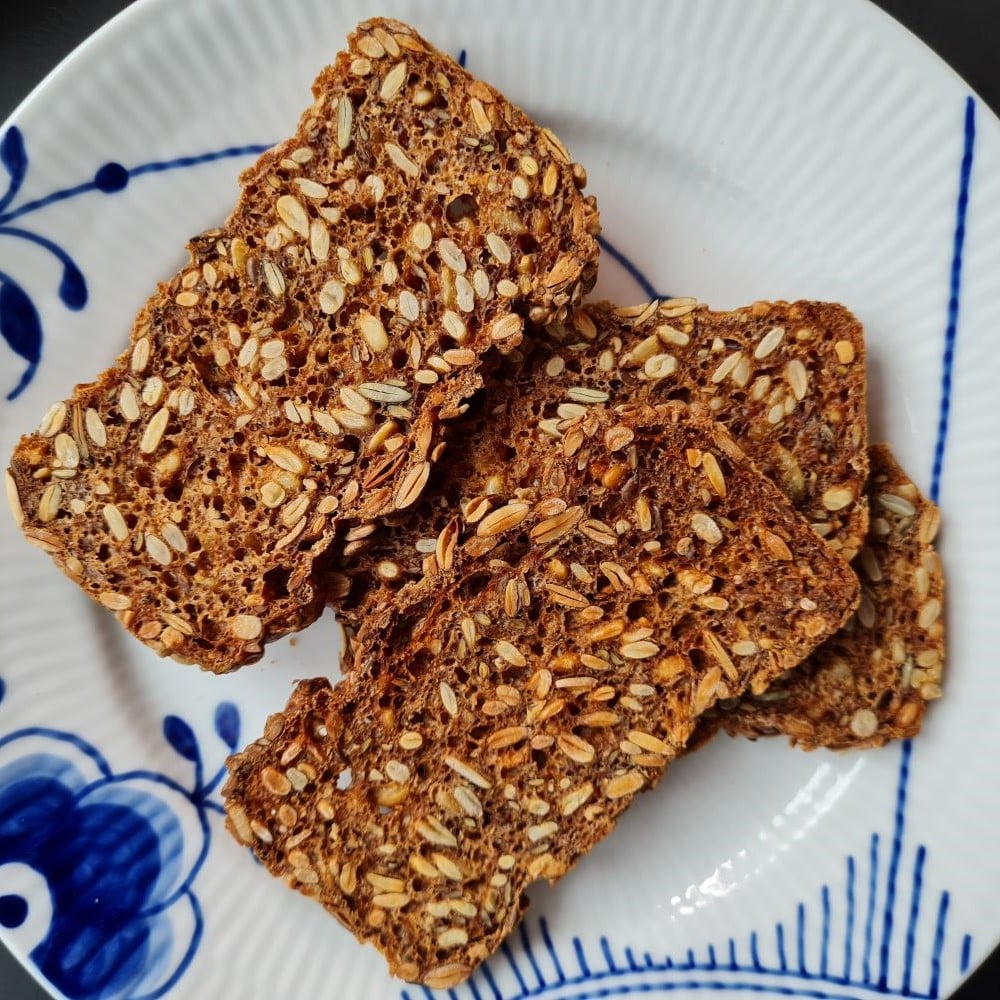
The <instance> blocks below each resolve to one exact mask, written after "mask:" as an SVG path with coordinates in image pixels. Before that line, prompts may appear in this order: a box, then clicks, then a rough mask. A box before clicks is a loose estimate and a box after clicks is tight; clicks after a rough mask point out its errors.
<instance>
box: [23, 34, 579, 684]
mask: <svg viewBox="0 0 1000 1000" xmlns="http://www.w3.org/2000/svg"><path fill="white" fill-rule="evenodd" d="M349 42H350V44H349V49H348V51H346V52H343V53H341V54H340V55H339V56H338V57H337V60H336V62H335V63H334V64H333V65H332V66H330V67H328V68H327V69H325V70H323V72H322V73H321V74H320V76H319V78H318V79H317V81H316V83H315V84H314V87H313V93H314V95H315V100H314V102H313V104H312V106H311V107H310V108H309V109H308V110H307V111H306V112H305V113H304V115H303V116H302V119H301V121H300V123H299V127H298V131H297V132H296V133H295V135H294V136H292V137H291V138H290V139H288V140H286V141H284V142H282V143H280V144H279V145H278V146H276V147H275V148H274V149H272V150H270V151H269V152H268V153H266V154H264V156H262V157H261V158H260V159H259V160H258V162H257V163H256V164H255V165H254V166H253V167H251V168H250V169H248V170H247V171H246V172H245V173H244V174H243V175H242V178H241V184H242V192H241V195H240V198H239V202H238V204H237V206H236V209H235V210H234V212H233V214H232V215H231V216H230V218H229V220H228V221H227V222H226V224H225V225H224V226H223V227H222V228H221V229H218V230H214V231H211V232H208V233H205V234H203V235H202V236H199V237H198V238H196V239H195V240H193V241H192V243H191V244H190V247H189V249H190V256H191V259H190V262H189V263H188V264H187V265H186V266H185V267H184V268H183V269H182V270H181V271H180V272H179V273H178V274H177V275H176V276H175V277H174V278H172V279H171V280H170V281H169V282H167V283H166V284H163V285H161V286H160V288H159V289H158V291H157V292H156V294H155V295H154V296H153V297H152V298H151V299H150V300H149V302H148V303H147V305H146V306H145V307H144V308H143V310H142V311H141V313H140V314H139V316H138V318H137V320H136V322H135V326H134V328H133V330H132V338H131V344H130V346H129V348H128V350H127V351H126V352H125V353H124V354H123V355H122V356H121V357H120V358H119V359H118V361H117V362H116V364H115V365H114V366H113V367H112V368H110V369H109V370H107V371H106V372H105V373H104V374H102V375H101V376H100V377H99V378H98V379H97V381H96V382H93V383H91V384H89V385H83V386H79V387H78V388H77V390H76V391H75V393H74V395H73V396H72V398H70V399H69V400H68V401H66V402H64V403H57V404H55V405H54V406H53V407H52V408H51V409H50V410H49V411H48V413H47V414H46V416H45V419H44V421H43V423H42V427H41V428H40V430H39V432H38V433H35V434H31V435H28V436H27V437H25V438H24V439H22V441H21V442H20V444H19V445H18V447H17V450H16V452H15V454H14V457H13V459H12V462H11V468H10V474H9V477H8V480H7V491H8V496H9V497H10V499H11V502H12V505H13V507H14V510H15V515H16V516H17V517H18V519H19V521H20V522H21V523H22V525H23V528H24V531H25V534H26V535H27V536H28V538H29V539H30V540H32V541H34V542H36V543H37V544H39V545H41V546H42V547H43V548H45V549H46V550H47V551H49V552H50V553H51V554H52V555H53V556H54V558H55V560H56V562H57V564H58V565H59V566H60V567H61V568H62V569H64V570H65V571H66V572H67V573H68V574H69V575H70V576H71V577H72V578H73V579H75V580H76V581H77V582H78V583H79V584H80V585H81V587H83V588H84V590H85V591H86V592H87V593H88V594H89V595H90V596H92V597H93V598H95V599H96V600H98V601H100V602H101V603H102V604H104V605H105V606H106V607H108V608H110V609H112V610H113V611H114V612H115V613H116V614H117V616H118V617H119V619H120V620H121V621H122V623H123V624H124V625H125V626H126V627H127V628H128V629H129V630H130V631H131V632H132V633H133V634H135V635H137V636H138V637H139V638H140V639H142V640H143V641H145V642H147V643H148V644H149V645H150V646H152V647H153V648H154V649H155V650H157V651H158V652H160V653H162V654H170V655H172V656H174V657H175V658H177V659H182V660H187V661H193V662H196V663H199V664H201V665H202V666H203V667H205V668H207V669H210V670H213V671H216V672H224V671H228V670H231V669H233V668H234V667H237V666H239V665H240V664H243V663H248V662H251V661H253V660H255V659H257V658H259V657H260V655H261V651H262V648H263V645H264V643H266V642H267V641H268V640H270V639H273V638H275V637H277V636H279V635H282V634H284V633H286V632H290V631H294V630H296V629H299V628H301V627H303V626H304V625H307V624H308V623H309V622H310V621H312V620H313V619H314V618H315V617H316V615H317V614H318V613H319V610H320V608H321V605H322V594H321V592H320V590H319V589H318V588H317V587H316V585H315V580H314V570H313V564H314V561H315V559H316V558H317V556H319V555H320V554H321V553H323V552H324V551H325V550H326V549H327V548H328V547H329V546H330V544H331V541H332V540H333V538H334V533H335V526H336V522H337V520H338V518H340V517H344V516H349V517H372V516H375V515H379V514H384V513H387V512H390V511H393V510H397V509H405V508H408V507H411V506H412V505H413V504H414V503H415V502H416V500H417V498H418V497H419V496H420V493H421V490H422V489H423V487H424V485H425V484H426V482H427V477H428V475H429V472H430V467H431V463H432V461H433V460H434V459H435V458H436V457H437V455H438V449H439V446H440V436H441V430H440V426H439V425H440V422H441V421H445V420H448V419H449V418H452V417H454V416H455V415H457V414H458V413H459V412H460V410H461V406H462V401H463V400H464V399H465V398H466V397H467V396H468V395H469V394H470V393H472V392H473V391H475V390H476V389H477V388H478V386H479V385H480V383H481V378H482V374H481V371H480V369H481V365H482V362H483V359H484V357H485V356H486V355H487V354H491V353H492V354H495V353H497V352H501V353H502V352H505V351H509V350H511V349H513V348H514V347H515V346H516V345H517V344H518V343H519V341H520V340H521V337H522V334H523V325H524V320H525V319H526V318H529V317H530V318H531V319H533V320H535V321H538V322H544V321H547V320H550V319H555V318H558V317H559V316H560V315H562V314H563V313H565V311H566V310H567V309H568V308H570V307H572V306H573V304H574V303H576V302H577V301H578V300H579V298H580V296H581V295H582V293H583V292H584V291H585V290H586V289H587V288H589V287H590V285H591V284H592V283H593V280H594V276H595V271H596V258H597V253H598V249H597V243H596V239H595V233H596V230H597V219H596V212H595V208H594V205H593V202H592V200H586V199H585V198H584V197H583V195H582V194H581V193H580V188H581V187H582V184H583V181H584V173H583V170H582V168H580V167H579V166H578V165H576V164H573V163H571V162H570V160H569V157H568V156H567V154H566V151H565V149H564V148H563V146H562V145H561V144H560V142H559V141H558V139H556V138H555V136H553V135H552V133H550V132H549V131H548V130H546V129H543V128H539V127H538V126H536V125H534V124H533V123H532V122H531V121H530V120H529V119H528V118H527V117H526V116H525V115H524V114H523V113H522V112H521V111H519V110H518V109H517V108H516V107H514V106H513V105H511V104H510V103H509V102H508V101H507V100H506V99H505V98H504V97H502V96H501V95H500V94H499V93H498V92H497V91H496V90H494V89H493V88H492V87H489V86H488V85H486V84H484V83H482V82H481V81H478V80H475V79H474V78H473V77H472V76H470V75H469V74H468V73H467V72H465V70H463V69H462V68H461V67H459V66H458V64H457V63H455V62H454V61H453V60H452V59H450V58H449V57H448V56H446V55H443V54H442V53H440V52H438V51H436V50H435V49H433V48H432V47H431V46H430V45H429V44H428V43H427V42H425V41H424V40H423V39H422V38H420V36H419V35H417V34H416V33H415V32H414V31H413V30H412V29H411V28H409V27H407V26H406V25H403V24H400V23H398V22H395V21H384V20H374V21H367V22H365V23H364V24H362V25H361V26H360V27H359V28H358V29H357V31H356V32H355V33H354V34H353V35H351V37H350V40H349Z"/></svg>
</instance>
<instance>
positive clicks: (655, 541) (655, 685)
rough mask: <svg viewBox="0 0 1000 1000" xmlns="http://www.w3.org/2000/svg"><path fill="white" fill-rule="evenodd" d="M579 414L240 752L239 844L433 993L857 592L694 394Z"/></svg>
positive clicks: (234, 782)
mask: <svg viewBox="0 0 1000 1000" xmlns="http://www.w3.org/2000/svg"><path fill="white" fill-rule="evenodd" d="M561 396H562V392H561V391H559V392H558V394H557V398H561ZM545 405H546V402H545V400H544V399H541V400H539V406H545ZM573 421H574V425H573V428H568V429H567V430H566V432H565V433H564V434H563V436H562V438H561V440H558V441H557V440H555V439H553V438H548V439H546V437H545V435H541V436H537V435H535V436H533V435H531V434H530V431H529V430H528V429H527V428H522V429H521V430H520V433H521V434H523V438H521V439H518V438H516V437H512V438H511V440H512V441H514V443H515V445H516V446H517V448H518V452H519V458H520V460H521V461H523V462H524V463H525V464H526V466H527V467H528V468H529V469H530V470H531V473H532V474H531V475H530V476H529V477H526V478H525V479H524V480H522V482H523V485H522V486H519V487H518V488H517V490H511V491H510V493H508V494H506V495H505V497H504V499H505V500H506V502H505V503H503V504H502V505H501V506H498V507H494V508H493V509H492V510H491V511H490V513H489V514H487V515H486V516H484V517H479V516H476V512H475V510H469V509H467V510H466V511H465V512H464V513H463V512H462V511H461V510H458V509H456V510H454V511H452V512H451V515H452V517H451V520H450V521H449V527H448V528H447V531H446V533H445V534H443V535H442V536H441V537H440V538H439V539H438V550H437V557H436V558H437V562H438V568H437V569H436V571H435V572H433V573H430V574H428V575H427V576H425V577H424V578H422V579H420V580H418V581H416V582H414V583H411V584H410V585H409V586H408V587H406V588H404V589H403V591H402V592H401V593H400V594H398V595H396V599H395V600H394V601H392V602H387V603H385V604H384V605H382V606H380V607H377V608H376V609H375V610H374V611H373V612H372V614H371V615H370V617H369V618H368V619H367V620H366V621H365V622H364V624H363V625H362V626H361V628H360V630H359V632H358V633H357V635H356V636H355V637H354V640H353V643H352V647H351V648H352V654H351V655H352V656H353V665H352V669H351V670H350V671H349V673H348V677H347V679H346V680H345V681H343V682H342V683H341V684H340V685H339V686H338V687H336V688H331V686H330V684H329V683H328V682H327V681H326V680H315V681H307V682H305V683H303V684H301V685H300V686H299V687H298V689H297V690H296V692H295V694H294V695H293V697H292V699H291V701H290V703H289V705H288V707H287V708H286V710H285V712H284V713H282V714H279V715H276V716H274V717H272V718H271V719H270V721H269V722H268V724H267V727H266V729H265V734H264V738H263V739H261V740H259V741H258V742H257V743H254V744H252V745H251V746H250V747H248V748H247V749H246V750H244V751H243V752H242V753H240V754H238V755H236V756H235V757H233V758H232V759H231V760H230V762H229V768H230V778H229V780H228V782H227V784H226V786H225V788H224V795H225V798H226V810H227V813H228V820H229V827H230V829H231V831H232V832H233V833H234V834H235V835H236V837H237V838H238V839H239V840H240V841H241V842H243V843H245V844H248V845H249V846H251V847H252V848H253V850H254V852H255V853H256V854H257V856H258V857H259V858H260V859H261V861H263V863H264V864H265V865H266V866H267V868H268V869H269V870H270V871H271V872H272V873H274V874H275V875H278V876H280V877H282V878H284V879H287V880H288V882H289V884H290V885H292V886H294V887H295V888H298V889H299V890H301V891H302V892H304V893H305V894H306V895H309V896H313V897H315V898H316V899H318V900H319V901H320V902H321V903H323V905H324V906H326V907H327V908H328V909H329V910H330V911H331V912H332V913H333V914H334V915H335V916H337V917H338V918H339V919H340V920H341V922H342V923H344V924H345V925H346V926H347V927H348V928H349V929H350V930H351V931H352V932H353V933H354V934H355V935H356V936H357V937H359V938H360V939H362V940H368V941H372V942H373V943H375V944H376V946H377V947H378V948H379V949H380V950H382V951H383V952H384V954H385V955H386V957H387V959H388V961H389V964H390V967H391V969H392V971H393V973H394V974H396V975H398V976H401V977H402V978H404V979H408V980H412V981H416V982H421V983H423V984H425V985H426V986H429V987H448V986H453V985H455V984H457V983H458V982H461V981H462V980H463V979H465V978H466V977H467V976H468V975H469V974H470V972H471V971H472V969H473V968H474V967H475V966H476V965H477V964H478V963H479V962H481V961H482V960H483V959H484V958H486V957H487V956H488V955H489V954H490V953H492V952H493V951H494V950H495V949H496V948H497V947H498V945H499V944H500V942H501V940H502V939H503V938H504V936H505V935H506V934H507V933H508V932H509V931H510V930H511V928H513V927H514V925H515V924H516V923H517V922H518V920H519V918H520V915H521V913H522V912H523V910H524V907H525V905H526V899H525V895H524V893H525V890H526V889H527V887H528V886H529V885H530V884H531V883H532V882H533V881H536V880H538V879H541V878H547V879H549V880H551V881H554V880H556V879H558V878H559V877H560V876H562V875H563V874H564V873H565V872H566V871H567V870H568V869H569V868H570V867H571V866H572V865H573V864H574V863H575V862H576V861H577V860H578V859H579V858H580V857H581V856H582V855H583V854H585V853H586V852H587V851H588V850H590V848H591V847H593V845H594V844H595V843H597V842H598V841H599V840H600V839H601V838H602V837H604V836H605V835H607V834H608V833H609V832H610V831H611V829H612V828H613V827H614V824H615V820H616V818H617V817H618V815H619V814H620V813H621V812H622V810H624V809H625V808H626V806H627V805H628V803H629V802H630V801H631V799H632V798H633V797H634V796H635V794H636V793H637V792H639V791H641V790H642V789H645V788H648V787H650V786H652V785H653V784H655V783H656V782H657V780H658V779H659V777H660V776H661V774H662V772H663V769H664V767H665V766H666V764H667V763H668V761H670V760H671V759H672V758H673V757H674V756H675V755H676V754H677V753H678V752H679V751H680V750H681V749H682V748H683V747H684V745H685V743H686V742H687V740H688V738H689V736H690V735H691V732H692V730H693V728H694V725H695V723H696V721H697V718H698V716H699V715H700V714H701V713H703V712H704V711H705V710H706V709H708V708H710V707H711V706H712V705H713V704H714V703H715V701H716V700H717V699H718V698H720V697H729V696H735V695H738V694H739V693H741V692H742V691H744V690H746V689H747V688H750V689H753V690H757V691H760V690H763V689H764V688H766V686H767V685H768V684H769V683H770V682H771V680H772V679H773V678H774V677H775V676H777V675H778V674H779V673H780V672H781V671H782V670H784V669H786V668H788V667H790V666H792V665H793V664H795V663H798V662H799V661H800V660H801V659H802V658H803V657H804V656H805V655H806V654H807V653H808V652H809V651H810V650H811V649H812V648H813V646H814V645H815V644H816V643H817V642H820V641H822V640H823V639H825V638H826V637H828V636H829V635H831V634H832V633H833V632H834V631H836V630H837V629H838V628H839V627H840V626H841V624H842V623H843V621H844V620H845V619H846V617H847V616H848V615H849V614H850V611H851V609H852V607H853V606H854V604H855V602H856V599H857V594H858V583H857V579H856V577H855V576H854V574H853V573H852V572H851V570H850V567H849V566H848V565H847V563H845V562H844V561H843V560H842V559H840V557H839V556H838V555H837V554H836V553H835V552H833V551H832V550H831V549H830V548H829V547H828V546H827V545H826V544H824V543H823V542H822V541H821V540H820V539H819V538H817V537H816V535H815V534H814V533H813V531H812V530H811V529H810V527H809V525H808V524H807V522H806V521H805V520H803V519H802V518H801V517H800V516H799V515H797V514H796V513H795V512H794V511H793V510H792V509H791V507H790V506H789V505H788V503H787V501H786V499H785V498H784V496H783V495H782V494H781V493H780V492H779V491H778V489H777V488H776V487H775V486H774V485H773V483H771V482H770V481H769V480H768V479H766V478H765V477H764V476H762V475H760V474H759V473H758V472H757V471H756V469H755V468H754V467H753V465H752V464H751V463H750V462H749V461H748V460H747V459H746V457H745V456H744V455H743V454H742V452H740V451H739V449H738V448H737V447H736V446H735V445H734V444H733V442H732V439H731V438H730V437H729V435H728V434H727V433H726V432H725V431H724V430H723V429H722V428H721V427H720V425H719V424H717V423H715V422H713V421H711V420H709V419H707V418H706V417H704V416H695V415H693V414H692V413H691V412H690V411H689V409H688V407H686V406H685V405H684V404H679V403H674V404H669V405H666V406H661V407H659V408H656V409H651V408H641V409H638V410H636V409H633V410H628V411H621V410H620V411H618V412H614V411H611V410H609V409H607V408H604V407H600V406H596V407H592V408H590V409H589V410H587V412H585V413H583V414H580V415H577V416H575V417H574V418H573ZM510 430H511V433H512V434H513V433H514V431H515V428H513V427H512V428H510ZM481 454H482V453H481V452H480V451H479V450H478V449H477V450H475V451H474V461H475V462H477V463H480V464H481V463H483V462H487V463H489V462H491V461H492V457H489V458H485V457H480V456H481ZM616 470H621V472H620V473H619V472H618V471H616ZM478 472H479V474H480V475H484V476H485V475H493V474H498V475H499V474H501V473H502V468H498V467H496V466H493V465H491V464H486V465H484V466H483V467H482V468H480V469H478ZM348 779H349V783H348ZM345 784H346V785H347V787H342V786H343V785H345Z"/></svg>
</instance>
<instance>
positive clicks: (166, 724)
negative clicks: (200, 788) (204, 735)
mask: <svg viewBox="0 0 1000 1000" xmlns="http://www.w3.org/2000/svg"><path fill="white" fill-rule="evenodd" d="M163 735H164V737H166V740H167V742H168V743H169V744H170V745H171V746H172V747H173V748H174V749H175V750H176V751H177V752H178V753H179V754H180V755H181V756H182V757H183V758H184V759H185V760H190V761H193V762H194V763H195V764H197V763H199V762H200V761H201V754H200V752H199V751H198V740H197V738H196V737H195V735H194V730H193V729H192V728H191V727H190V726H189V725H188V724H187V723H186V722H185V721H184V720H183V719H181V718H179V717H178V716H176V715H168V716H167V717H166V718H165V719H164V720H163Z"/></svg>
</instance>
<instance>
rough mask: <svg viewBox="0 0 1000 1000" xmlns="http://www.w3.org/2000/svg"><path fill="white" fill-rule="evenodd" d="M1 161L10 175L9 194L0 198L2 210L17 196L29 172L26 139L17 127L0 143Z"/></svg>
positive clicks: (10, 130) (13, 126)
mask: <svg viewBox="0 0 1000 1000" xmlns="http://www.w3.org/2000/svg"><path fill="white" fill-rule="evenodd" d="M0 161H3V165H4V168H5V169H6V171H7V173H8V174H9V175H10V182H9V183H8V185H7V193H6V194H5V195H4V196H3V197H2V198H0V209H2V208H6V207H7V205H9V204H10V202H11V200H12V199H13V197H14V195H16V194H17V192H18V189H19V188H20V187H21V182H22V181H23V180H24V175H25V174H26V173H27V170H28V154H27V153H26V152H25V149H24V137H23V136H22V135H21V130H20V129H19V128H18V127H17V126H16V125H11V127H10V128H9V129H7V132H6V133H5V135H4V137H3V141H2V142H0Z"/></svg>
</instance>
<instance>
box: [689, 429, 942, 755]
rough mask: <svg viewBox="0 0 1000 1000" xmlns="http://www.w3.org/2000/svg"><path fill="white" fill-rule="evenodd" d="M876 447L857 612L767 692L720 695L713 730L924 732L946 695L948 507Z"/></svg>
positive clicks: (807, 737) (797, 737)
mask: <svg viewBox="0 0 1000 1000" xmlns="http://www.w3.org/2000/svg"><path fill="white" fill-rule="evenodd" d="M870 456H871V477H870V479H869V482H868V498H869V501H870V504H871V511H872V520H871V525H870V527H869V529H868V538H867V540H866V542H865V546H864V548H862V550H861V552H860V553H859V555H858V557H857V559H856V560H855V568H856V569H857V570H858V576H859V577H860V580H861V603H860V604H859V606H858V610H857V612H856V613H855V614H854V616H853V617H852V618H851V620H850V621H849V622H848V623H847V624H846V625H845V626H844V628H843V629H841V630H840V631H839V632H838V633H837V634H836V635H835V636H834V637H833V638H831V639H829V640H828V641H827V642H825V643H824V644H823V645H822V646H820V647H819V648H818V649H817V650H816V651H815V652H813V653H812V654H811V655H810V656H809V657H808V658H807V659H806V660H805V662H804V663H803V664H802V665H801V666H799V667H796V668H795V669H794V670H792V671H790V672H789V673H788V674H787V675H785V676H783V677H780V678H778V680H776V681H775V682H774V684H772V685H771V687H770V688H768V690H767V691H765V692H763V693H761V694H757V695H747V696H745V697H744V698H742V699H740V700H739V701H737V702H735V703H722V704H720V705H719V706H718V708H717V709H716V710H715V711H713V712H712V713H711V718H710V719H706V720H705V722H704V723H703V728H705V730H706V733H707V732H711V731H712V730H715V729H717V728H719V727H722V728H724V729H725V730H726V731H727V732H729V733H730V734H731V735H733V736H750V737H755V736H766V735H773V734H784V735H786V736H788V737H790V739H791V742H792V743H793V744H795V745H797V746H799V747H802V748H803V749H806V750H812V749H815V748H816V747H830V748H833V749H838V750H846V749H852V748H863V747H877V746H883V745H884V744H885V743H887V742H888V741H889V740H894V739H908V738H910V737H912V736H916V735H917V733H918V732H919V731H920V727H921V725H922V723H923V719H924V715H925V713H926V710H927V704H928V702H930V701H933V700H934V699H936V698H940V697H941V682H942V673H943V670H944V661H945V645H944V642H945V640H944V636H945V623H944V613H943V612H944V573H943V570H942V567H941V559H940V557H939V556H938V554H937V552H936V551H935V550H934V548H933V542H934V539H935V537H936V535H937V530H938V525H939V523H940V514H939V512H938V509H937V507H936V506H935V505H934V504H933V503H931V501H930V500H928V499H927V498H926V497H924V496H922V495H921V493H920V491H919V490H918V489H917V487H916V486H915V485H914V484H913V482H912V481H911V480H910V478H909V476H907V475H906V473H905V472H904V471H903V470H902V468H900V466H899V463H898V462H897V461H896V459H895V457H894V456H893V455H892V452H891V451H890V450H889V448H888V447H887V446H886V445H875V446H873V447H872V448H871V450H870Z"/></svg>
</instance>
